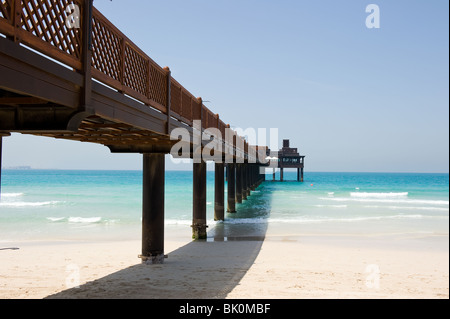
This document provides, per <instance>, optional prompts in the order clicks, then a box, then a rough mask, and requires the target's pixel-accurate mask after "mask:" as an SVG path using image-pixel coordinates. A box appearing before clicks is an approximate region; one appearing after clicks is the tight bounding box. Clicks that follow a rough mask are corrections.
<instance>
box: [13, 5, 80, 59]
mask: <svg viewBox="0 0 450 319" xmlns="http://www.w3.org/2000/svg"><path fill="white" fill-rule="evenodd" d="M74 5H77V6H78V8H80V6H79V3H78V2H77V1H74V0H47V1H42V0H22V15H21V26H22V28H23V29H24V30H26V31H28V32H29V33H31V34H33V35H34V36H35V37H37V38H39V39H41V40H43V41H44V42H47V43H49V44H51V45H52V46H54V47H56V48H58V49H59V50H60V51H62V52H64V53H67V54H68V55H70V56H72V57H74V58H75V59H77V60H78V59H80V57H81V50H82V46H81V32H80V29H79V28H75V27H69V26H70V25H69V26H68V23H67V21H68V19H69V13H68V12H67V11H66V9H67V8H69V6H74Z"/></svg>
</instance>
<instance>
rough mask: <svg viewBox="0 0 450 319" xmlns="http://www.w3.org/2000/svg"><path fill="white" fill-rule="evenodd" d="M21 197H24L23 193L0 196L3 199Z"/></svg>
mask: <svg viewBox="0 0 450 319" xmlns="http://www.w3.org/2000/svg"><path fill="white" fill-rule="evenodd" d="M23 195H24V194H23V193H4V194H1V196H2V197H3V198H12V197H20V196H23Z"/></svg>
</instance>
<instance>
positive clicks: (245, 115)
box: [3, 0, 449, 172]
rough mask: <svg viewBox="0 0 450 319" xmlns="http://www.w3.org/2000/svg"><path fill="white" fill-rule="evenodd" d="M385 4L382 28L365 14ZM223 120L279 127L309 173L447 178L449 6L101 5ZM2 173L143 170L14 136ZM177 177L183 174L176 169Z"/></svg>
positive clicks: (63, 144) (120, 159) (180, 1)
mask: <svg viewBox="0 0 450 319" xmlns="http://www.w3.org/2000/svg"><path fill="white" fill-rule="evenodd" d="M371 3H375V4H377V5H378V6H379V7H380V13H381V16H380V18H381V20H380V21H381V25H380V26H381V27H380V29H368V28H367V27H366V24H365V21H366V17H367V16H368V13H366V12H365V8H366V6H367V5H368V4H371ZM94 4H95V6H96V7H97V8H98V9H99V10H100V11H101V12H102V13H104V15H105V16H106V17H107V18H109V19H110V20H111V21H112V22H113V23H114V24H115V25H116V26H117V27H118V28H119V29H120V30H122V31H123V32H124V33H125V34H127V35H128V37H129V38H130V39H132V40H133V41H134V42H135V43H136V44H137V45H138V46H139V47H141V48H142V49H143V50H144V51H145V52H147V54H148V55H149V56H151V57H152V58H153V59H154V60H155V61H156V62H157V63H158V64H160V65H161V66H169V67H170V68H171V70H172V74H173V76H174V77H175V78H176V79H177V80H178V81H179V82H181V83H182V84H183V85H184V86H185V87H186V88H187V89H188V90H190V91H191V92H192V93H193V94H194V95H196V96H201V97H203V99H204V100H208V101H211V102H212V103H210V104H207V106H208V107H210V108H211V109H212V110H213V111H214V112H215V113H219V114H220V115H221V118H222V119H223V120H224V121H225V122H227V123H230V124H231V125H232V126H236V127H242V128H247V127H254V128H272V127H273V128H279V134H280V136H279V138H280V141H281V139H283V138H290V139H291V144H292V145H293V146H295V147H298V148H299V149H300V151H301V153H302V154H304V155H306V156H307V158H306V170H307V171H308V170H310V171H364V172H448V170H449V91H448V86H449V73H448V72H449V71H448V70H449V42H448V41H449V40H448V38H449V34H448V33H449V13H448V12H449V2H448V1H445V0H432V1H425V0H420V1H418V0H413V1H412V0H409V1H404V0H367V1H361V0H351V1H349V0H345V1H344V0H341V1H336V0H326V1H325V0H320V1H318V0H304V1H300V0H289V1H288V0H277V1H275V0H270V1H269V0H239V1H238V0H164V1H162V0H160V1H153V0H151V1H148V0H146V1H142V0H127V1H124V0H121V1H120V0H113V1H112V2H111V1H109V0H95V1H94ZM3 151H4V154H3V160H4V163H3V164H4V166H6V167H7V166H18V165H30V166H32V167H34V168H75V169H78V168H80V169H140V168H141V156H140V155H115V154H110V153H109V150H108V149H107V148H105V147H103V146H97V145H90V144H85V143H78V142H67V141H56V140H53V139H46V138H36V137H29V136H21V135H14V136H12V137H9V138H6V139H4V149H3ZM167 167H168V169H177V168H180V167H179V166H176V165H173V164H171V163H170V162H169V163H168V165H167Z"/></svg>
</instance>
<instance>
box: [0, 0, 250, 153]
mask: <svg viewBox="0 0 450 319" xmlns="http://www.w3.org/2000/svg"><path fill="white" fill-rule="evenodd" d="M86 10H87V11H86ZM0 33H1V34H3V35H5V36H6V37H8V38H10V39H12V40H14V41H15V42H16V43H21V44H23V45H26V46H28V47H30V48H32V49H34V50H36V51H38V52H39V53H41V54H43V55H45V56H47V57H49V58H52V59H54V60H56V61H58V62H60V63H63V64H64V65H66V66H67V67H70V68H72V69H73V70H74V71H77V72H79V73H83V74H87V75H89V77H91V78H93V79H95V80H97V81H99V82H101V83H103V84H106V85H108V86H109V87H111V88H113V89H115V90H117V91H118V92H120V93H122V94H126V95H128V96H130V97H132V98H133V99H135V100H138V101H140V102H141V103H143V104H145V105H147V106H148V107H151V108H153V109H156V110H158V111H159V112H161V113H163V114H166V115H168V118H174V119H176V120H178V121H180V122H182V123H185V124H187V125H188V126H191V127H192V126H193V121H194V120H200V121H201V123H202V128H203V129H206V128H216V129H218V130H219V131H220V132H221V133H222V137H223V140H224V139H225V130H226V128H229V127H230V126H229V125H226V124H225V123H224V122H223V121H222V120H221V119H220V118H219V115H218V114H215V113H213V112H212V111H211V110H210V109H208V108H207V107H206V106H205V105H204V104H203V102H202V100H201V99H200V98H196V97H195V96H194V95H193V94H191V93H190V92H189V91H188V90H187V89H185V88H184V87H183V86H182V85H181V84H180V83H179V82H177V81H176V80H175V79H174V78H173V77H172V76H171V72H170V70H169V68H162V67H161V66H159V65H158V64H157V63H156V62H155V61H153V60H152V59H151V58H150V57H149V56H148V55H147V54H145V52H143V51H142V50H141V49H140V48H139V47H138V46H137V45H135V44H134V43H133V42H132V41H131V40H130V39H129V38H128V37H126V36H125V34H123V33H122V32H121V31H120V30H119V29H118V28H117V27H115V26H114V25H113V24H112V23H111V22H110V21H109V20H108V19H107V18H106V17H104V16H103V15H102V14H101V13H100V12H99V11H98V10H97V9H96V8H94V7H92V0H0ZM237 138H238V139H241V141H242V140H243V139H242V137H239V136H238V137H237ZM243 144H244V149H240V151H245V150H247V149H248V144H247V142H246V141H243ZM239 145H240V144H239V143H236V147H238V148H239Z"/></svg>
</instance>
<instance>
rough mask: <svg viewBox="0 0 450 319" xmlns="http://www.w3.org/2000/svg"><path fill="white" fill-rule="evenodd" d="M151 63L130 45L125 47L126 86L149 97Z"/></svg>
mask: <svg viewBox="0 0 450 319" xmlns="http://www.w3.org/2000/svg"><path fill="white" fill-rule="evenodd" d="M148 63H149V61H148V60H147V59H145V58H144V57H143V56H141V55H140V54H139V53H138V52H136V50H134V49H133V48H132V47H130V46H129V45H126V46H125V70H124V72H125V74H124V85H126V86H127V87H129V88H131V89H133V90H135V91H136V92H138V93H140V94H142V95H144V96H147V95H148V92H147V88H148V87H149V83H148V80H147V79H148Z"/></svg>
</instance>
